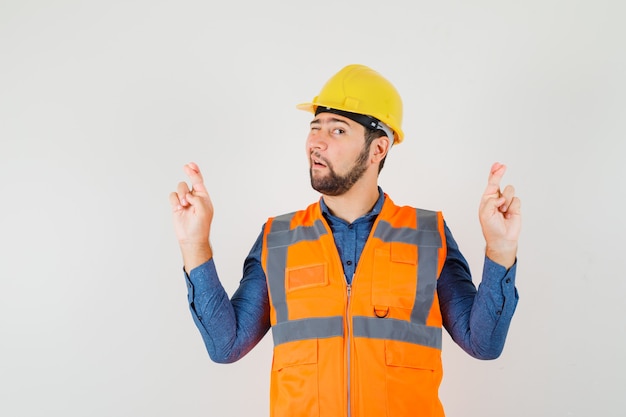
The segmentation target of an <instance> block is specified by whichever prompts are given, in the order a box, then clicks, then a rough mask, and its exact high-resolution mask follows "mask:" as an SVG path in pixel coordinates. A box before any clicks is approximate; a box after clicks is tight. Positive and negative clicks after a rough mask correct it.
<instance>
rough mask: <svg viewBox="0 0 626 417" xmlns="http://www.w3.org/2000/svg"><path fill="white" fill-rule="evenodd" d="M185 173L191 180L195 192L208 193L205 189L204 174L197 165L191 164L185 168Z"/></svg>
mask: <svg viewBox="0 0 626 417" xmlns="http://www.w3.org/2000/svg"><path fill="white" fill-rule="evenodd" d="M184 169H185V173H186V174H187V176H188V177H189V179H190V180H191V188H192V190H194V191H201V192H206V188H205V187H204V179H203V178H202V173H201V172H200V168H198V165H196V163H195V162H190V163H188V164H186V165H185V166H184Z"/></svg>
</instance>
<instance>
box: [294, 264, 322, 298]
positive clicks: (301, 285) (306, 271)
mask: <svg viewBox="0 0 626 417" xmlns="http://www.w3.org/2000/svg"><path fill="white" fill-rule="evenodd" d="M285 275H286V278H287V291H294V290H300V289H305V288H311V287H323V286H325V285H328V268H327V267H326V264H324V263H322V264H315V265H305V266H297V267H290V268H287V269H286V271H285Z"/></svg>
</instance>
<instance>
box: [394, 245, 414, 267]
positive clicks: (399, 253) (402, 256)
mask: <svg viewBox="0 0 626 417" xmlns="http://www.w3.org/2000/svg"><path fill="white" fill-rule="evenodd" d="M390 246H391V261H392V262H400V263H403V264H410V265H416V264H417V246H415V245H411V244H408V243H402V242H391V244H390Z"/></svg>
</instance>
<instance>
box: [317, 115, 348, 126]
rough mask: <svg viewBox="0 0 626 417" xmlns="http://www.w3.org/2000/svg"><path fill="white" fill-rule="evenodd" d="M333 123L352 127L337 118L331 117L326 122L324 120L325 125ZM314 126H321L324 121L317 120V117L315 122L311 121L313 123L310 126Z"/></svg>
mask: <svg viewBox="0 0 626 417" xmlns="http://www.w3.org/2000/svg"><path fill="white" fill-rule="evenodd" d="M333 122H339V123H343V124H344V125H346V126H350V124H349V123H348V122H347V121H345V120H342V119H337V118H335V117H331V118H329V119H325V120H324V123H333ZM314 124H320V125H321V124H322V121H321V120H320V119H319V118H317V117H316V118H315V119H313V120H312V121H311V123H310V125H311V126H313V125H314Z"/></svg>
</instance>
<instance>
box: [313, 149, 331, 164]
mask: <svg viewBox="0 0 626 417" xmlns="http://www.w3.org/2000/svg"><path fill="white" fill-rule="evenodd" d="M309 157H311V158H312V157H315V159H318V160H320V161H322V162H323V163H324V165H326V166H329V163H328V160H327V159H326V158H324V157H323V156H322V155H320V153H319V152H317V151H311V154H310V155H309Z"/></svg>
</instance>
